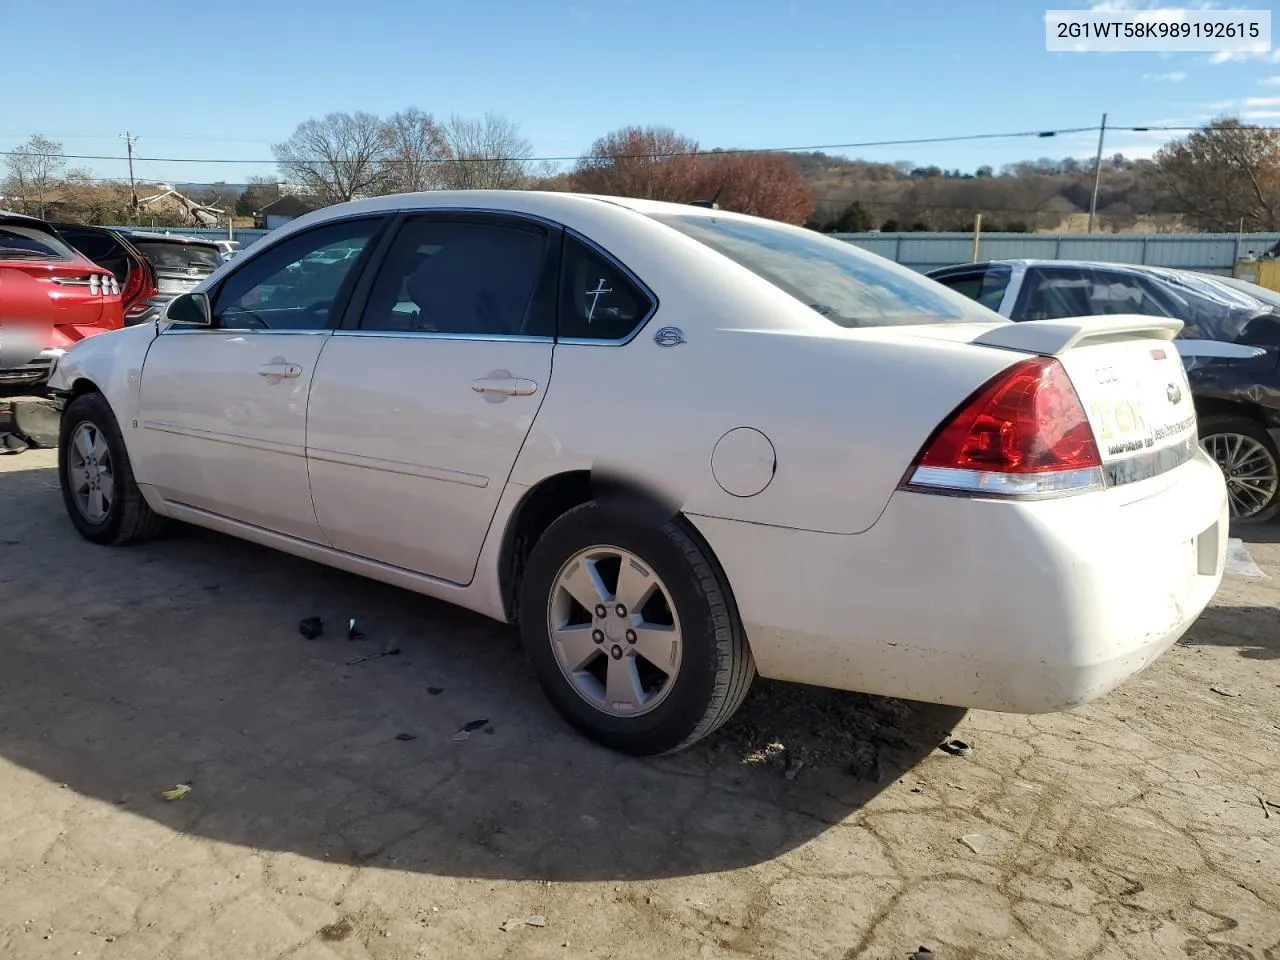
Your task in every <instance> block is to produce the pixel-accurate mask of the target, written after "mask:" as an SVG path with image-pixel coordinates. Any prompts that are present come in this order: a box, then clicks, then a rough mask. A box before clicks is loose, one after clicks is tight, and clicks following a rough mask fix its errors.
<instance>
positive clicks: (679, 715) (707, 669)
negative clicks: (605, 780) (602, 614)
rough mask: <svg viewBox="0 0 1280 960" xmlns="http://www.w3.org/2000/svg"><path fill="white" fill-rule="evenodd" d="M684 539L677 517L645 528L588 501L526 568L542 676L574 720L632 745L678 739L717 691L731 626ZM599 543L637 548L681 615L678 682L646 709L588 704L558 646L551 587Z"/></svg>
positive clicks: (657, 748)
mask: <svg viewBox="0 0 1280 960" xmlns="http://www.w3.org/2000/svg"><path fill="white" fill-rule="evenodd" d="M681 538H687V534H686V533H685V532H684V531H683V530H682V529H681V527H680V525H679V521H678V520H673V521H668V522H667V523H665V524H663V525H662V526H660V527H656V528H654V527H649V528H643V527H640V526H638V525H635V524H633V523H629V522H628V521H626V520H625V519H622V518H619V517H617V516H613V515H610V513H609V512H607V511H604V510H602V509H601V508H600V507H599V506H598V505H596V504H595V503H587V504H584V505H582V506H580V507H576V508H575V509H573V510H571V511H569V513H567V514H565V515H564V516H563V517H561V518H560V519H559V520H557V521H555V523H553V524H552V525H551V526H550V527H549V528H548V529H547V531H546V533H544V534H543V536H542V537H541V538H540V539H539V540H538V543H537V545H536V546H535V547H534V550H533V553H532V554H531V555H530V557H529V561H528V563H527V565H526V567H525V573H524V578H523V582H522V584H521V591H520V626H521V634H522V637H523V640H524V647H525V654H526V656H527V657H528V658H529V661H530V664H531V666H532V667H533V670H534V672H535V674H536V675H537V678H538V681H539V683H540V684H541V685H542V688H543V690H544V691H545V693H546V694H547V696H548V698H549V699H550V700H551V702H552V704H553V705H554V706H555V707H556V709H557V710H558V711H559V712H560V714H561V715H562V716H564V717H565V719H566V720H568V721H569V722H570V723H571V724H573V726H575V727H576V728H578V729H579V730H580V731H582V732H583V733H586V734H587V735H589V736H591V737H592V738H593V739H596V740H598V741H601V742H604V743H606V744H607V745H609V746H612V747H614V748H615V749H619V750H622V751H625V752H629V753H645V754H647V753H659V752H663V751H665V750H667V749H670V748H673V747H675V746H677V745H678V744H679V743H681V742H682V741H683V740H684V739H685V737H687V736H688V735H689V733H690V732H692V731H693V730H694V729H695V728H696V727H697V725H698V723H699V722H700V721H701V720H702V718H703V717H704V716H705V714H706V711H707V708H708V705H709V704H710V702H711V700H712V697H713V696H714V693H715V683H716V673H717V668H718V662H717V646H718V645H717V631H718V629H727V627H719V628H718V627H717V624H716V616H715V611H714V609H713V607H712V604H711V602H710V601H709V598H708V597H707V595H706V593H705V591H704V590H703V588H702V584H701V582H700V581H699V578H698V575H697V573H696V572H695V570H694V569H693V566H692V564H690V562H689V560H688V558H687V557H686V555H685V552H684V550H683V549H682V547H681V545H680V539H681ZM592 546H611V547H618V548H621V549H623V550H627V551H630V552H631V553H633V554H635V556H636V557H637V558H638V559H640V560H641V562H643V563H645V564H646V565H647V566H649V567H650V568H651V569H652V570H653V572H654V573H655V574H656V575H657V577H658V578H659V579H660V580H661V581H662V583H663V584H664V585H665V586H666V588H667V591H668V593H669V594H670V596H671V601H672V603H673V604H674V606H675V613H676V616H677V617H678V619H679V623H680V630H681V640H682V644H683V650H682V652H681V660H680V668H679V672H678V673H677V674H676V679H675V686H674V688H673V689H672V690H671V692H670V693H669V694H668V695H667V697H666V698H665V699H664V700H663V702H662V703H660V704H659V705H658V706H657V707H655V708H654V709H653V710H651V711H649V712H648V713H644V714H641V715H640V716H636V717H615V716H612V715H610V714H607V713H604V712H602V711H600V710H598V709H596V708H595V707H594V706H592V705H591V704H590V703H588V702H587V701H586V700H585V699H584V698H583V697H582V696H581V694H579V693H578V692H577V690H576V688H575V687H574V686H573V684H572V683H571V682H570V681H569V679H568V678H567V677H566V676H565V675H564V671H563V670H562V669H561V667H560V662H559V660H558V659H557V657H556V654H555V650H554V649H553V645H552V641H551V636H550V630H549V626H548V622H547V618H548V605H549V603H550V597H551V589H552V586H553V584H554V583H555V580H556V577H557V575H558V574H559V572H560V570H561V569H562V568H563V566H564V564H565V563H566V562H567V561H568V560H569V559H570V557H572V556H573V555H574V554H576V553H577V552H578V551H580V550H583V549H585V548H587V547H592Z"/></svg>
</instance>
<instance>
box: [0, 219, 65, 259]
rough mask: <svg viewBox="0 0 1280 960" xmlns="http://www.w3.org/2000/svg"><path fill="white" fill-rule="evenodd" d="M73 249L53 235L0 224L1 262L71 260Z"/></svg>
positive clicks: (8, 224) (29, 228)
mask: <svg viewBox="0 0 1280 960" xmlns="http://www.w3.org/2000/svg"><path fill="white" fill-rule="evenodd" d="M74 257H75V254H74V253H72V251H71V248H70V247H68V246H67V245H66V244H65V243H63V242H62V241H61V240H60V239H58V237H56V236H55V235H54V234H52V233H46V232H45V231H43V230H40V229H36V228H33V227H27V226H19V225H18V224H14V223H4V224H0V260H71V259H73V258H74Z"/></svg>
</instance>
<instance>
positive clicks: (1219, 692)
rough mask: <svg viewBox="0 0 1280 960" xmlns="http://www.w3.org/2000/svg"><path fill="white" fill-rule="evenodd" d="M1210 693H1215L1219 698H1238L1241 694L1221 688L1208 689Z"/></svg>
mask: <svg viewBox="0 0 1280 960" xmlns="http://www.w3.org/2000/svg"><path fill="white" fill-rule="evenodd" d="M1209 692H1210V693H1216V694H1217V695H1218V696H1220V697H1239V696H1243V694H1239V693H1236V692H1235V691H1234V690H1224V689H1223V688H1222V687H1210V688H1209Z"/></svg>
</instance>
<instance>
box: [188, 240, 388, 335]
mask: <svg viewBox="0 0 1280 960" xmlns="http://www.w3.org/2000/svg"><path fill="white" fill-rule="evenodd" d="M381 222H382V218H381V217H368V218H363V219H359V220H342V221H339V222H337V223H330V224H326V225H324V226H322V227H316V228H315V229H313V230H307V231H306V232H305V233H301V234H297V235H295V236H292V237H289V238H288V239H287V240H284V241H281V242H280V243H278V244H276V245H275V246H274V247H272V248H271V249H270V250H266V251H264V252H263V253H261V254H259V255H258V256H256V257H252V258H250V259H247V260H244V261H243V262H242V265H241V267H240V269H239V270H233V271H232V273H231V274H230V275H229V276H228V277H227V278H226V280H225V281H224V282H223V283H222V284H221V286H220V287H219V288H218V291H217V293H216V295H215V297H214V302H213V315H214V318H215V321H216V326H217V327H219V328H221V329H224V330H255V329H256V330H323V329H325V328H327V327H328V326H329V316H330V313H331V312H332V310H333V307H334V305H335V301H336V300H337V298H338V294H339V291H340V290H342V287H343V284H344V282H345V281H346V280H347V279H348V277H349V275H350V274H351V271H352V268H353V267H354V266H355V265H356V264H357V263H358V262H359V258H358V257H351V256H348V255H347V254H346V251H348V250H350V249H352V248H353V247H354V248H359V249H363V248H364V247H365V245H367V244H368V242H369V240H370V239H371V238H372V237H373V235H374V233H375V232H376V231H377V229H378V226H379V225H380V224H381ZM339 252H341V255H338V254H339Z"/></svg>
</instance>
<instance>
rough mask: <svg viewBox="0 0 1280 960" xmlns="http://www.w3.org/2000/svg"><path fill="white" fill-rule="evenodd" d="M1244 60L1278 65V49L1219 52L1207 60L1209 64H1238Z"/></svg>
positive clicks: (1279, 48)
mask: <svg viewBox="0 0 1280 960" xmlns="http://www.w3.org/2000/svg"><path fill="white" fill-rule="evenodd" d="M1244 60H1261V61H1262V62H1263V63H1280V47H1276V49H1274V50H1219V51H1218V52H1217V53H1215V54H1214V55H1213V56H1211V57H1210V58H1209V62H1210V63H1240V62H1242V61H1244Z"/></svg>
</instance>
